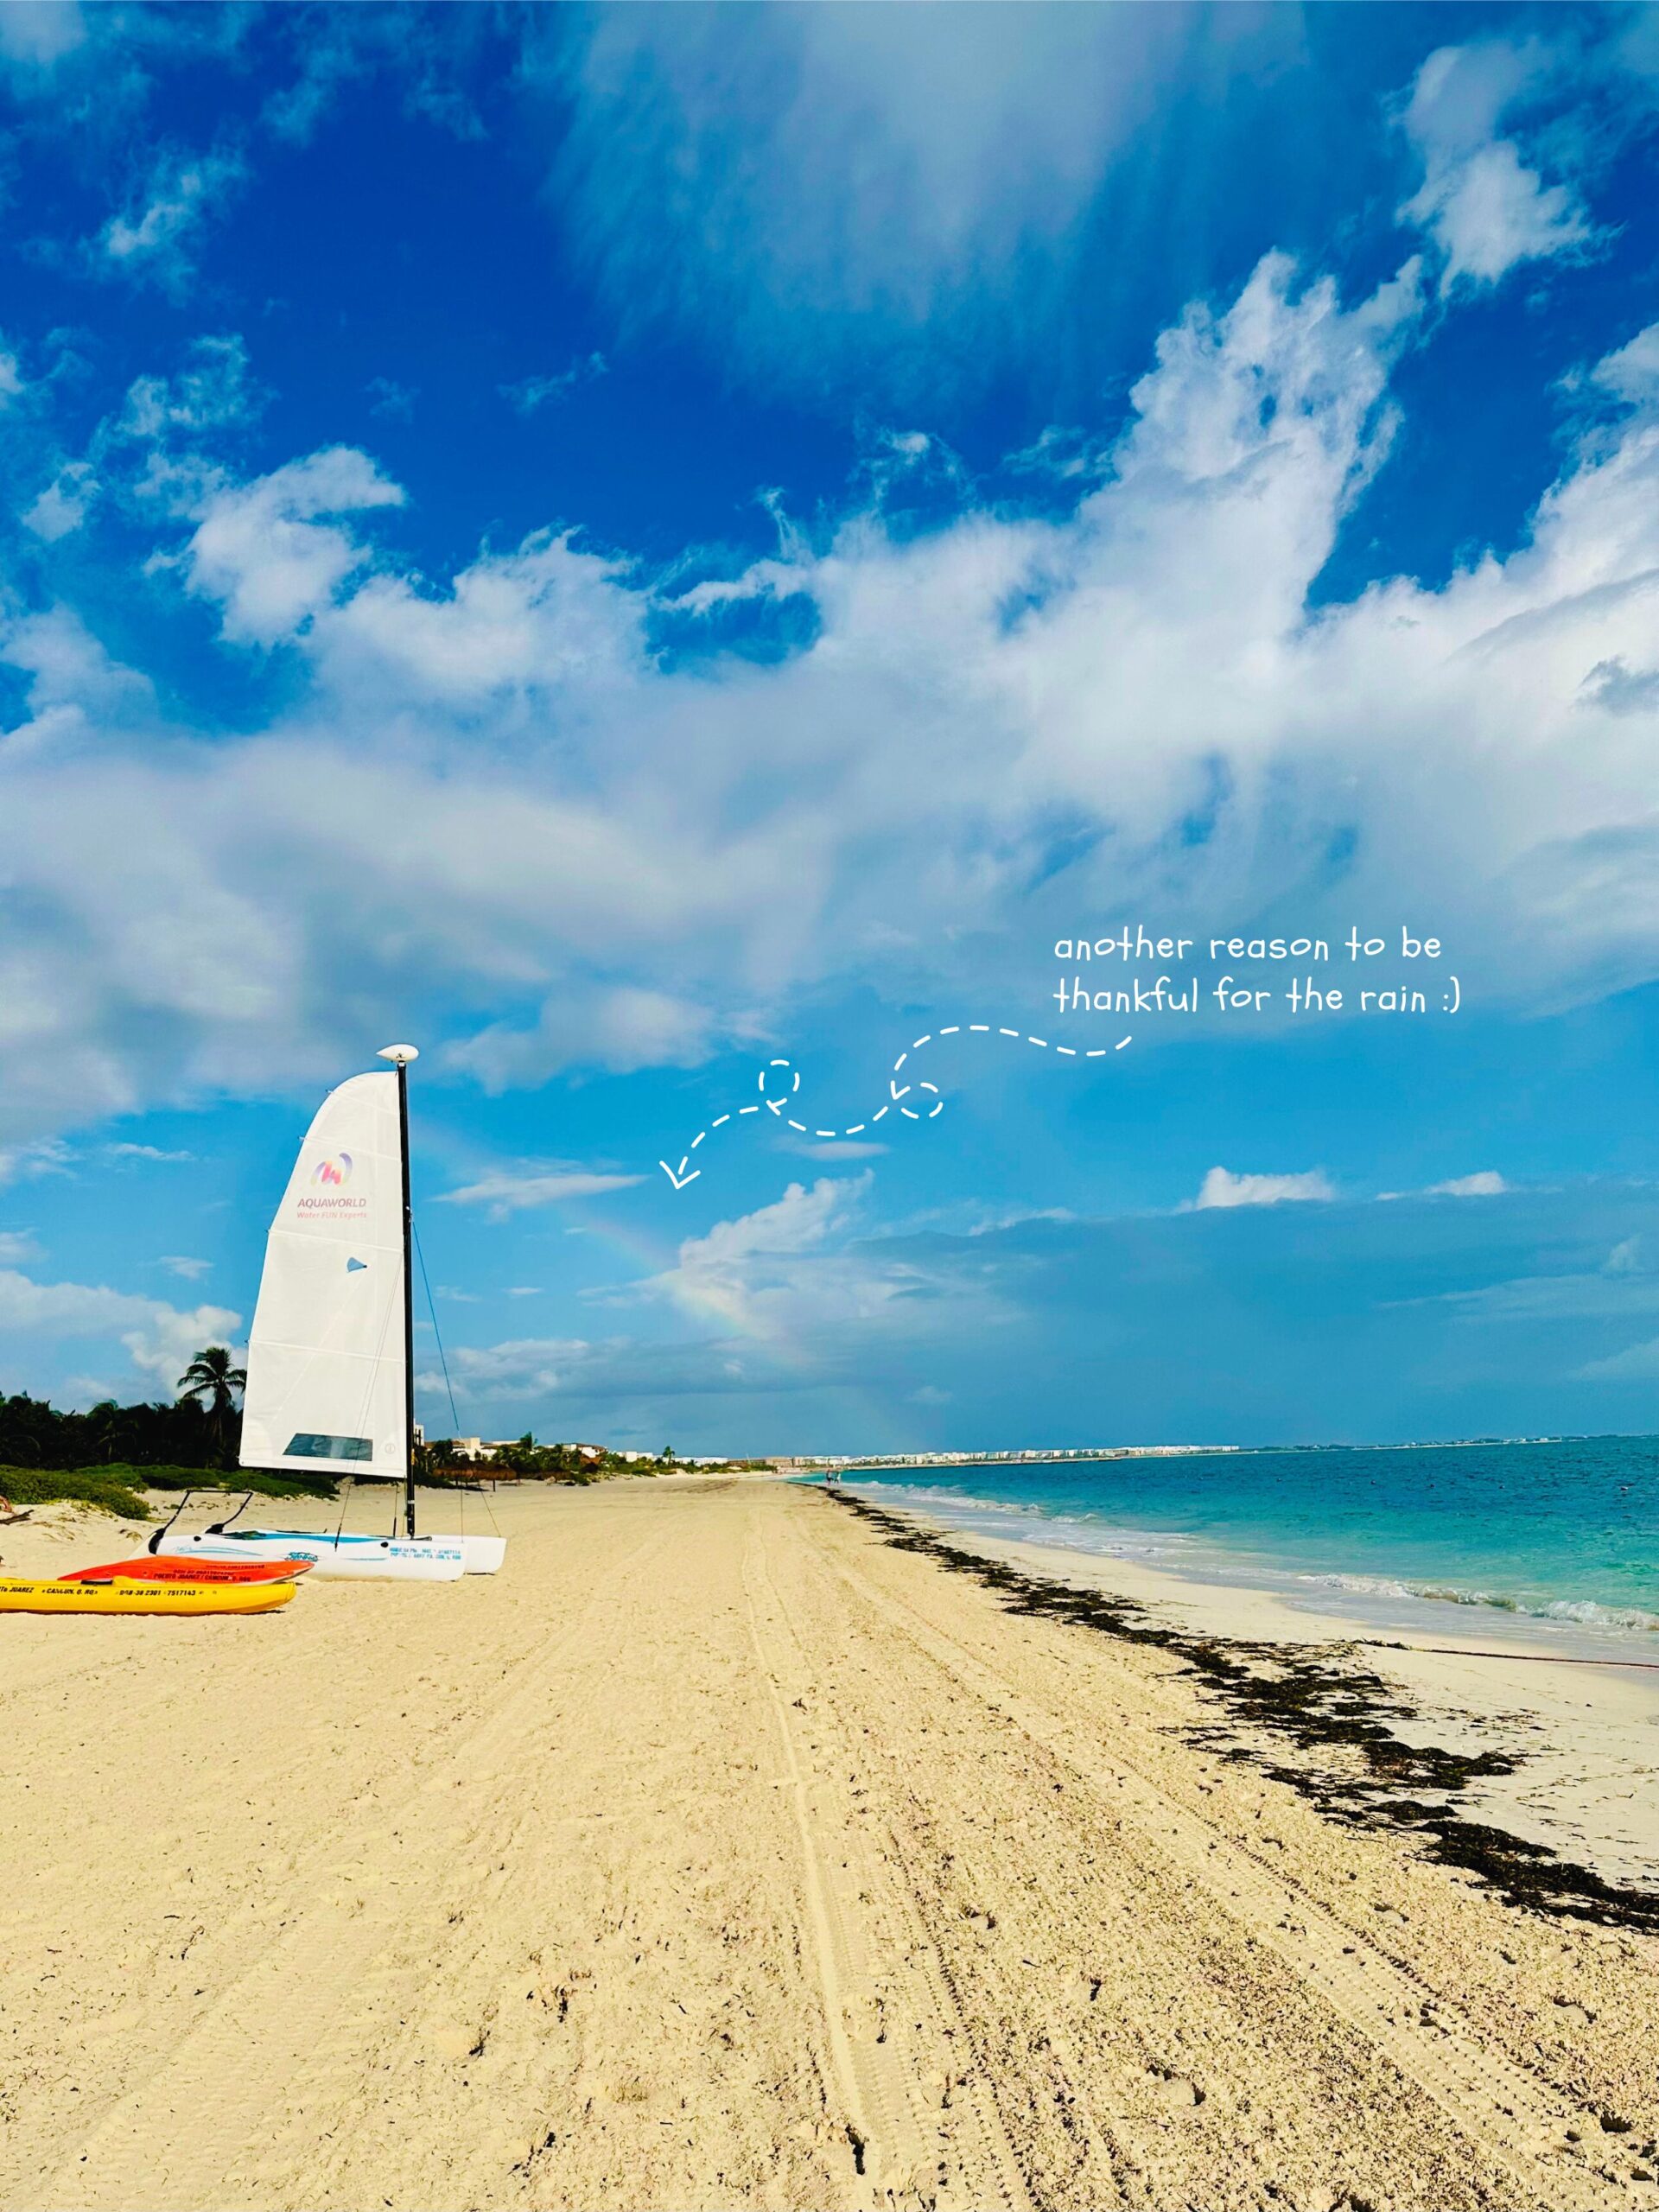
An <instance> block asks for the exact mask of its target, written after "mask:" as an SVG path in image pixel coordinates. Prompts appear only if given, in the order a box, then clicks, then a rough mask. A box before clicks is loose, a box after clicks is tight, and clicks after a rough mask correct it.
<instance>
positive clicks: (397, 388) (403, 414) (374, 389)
mask: <svg viewBox="0 0 1659 2212" xmlns="http://www.w3.org/2000/svg"><path fill="white" fill-rule="evenodd" d="M365 389H366V391H367V392H368V395H369V411H370V413H371V414H372V415H384V416H386V417H387V418H388V419H389V420H391V421H392V422H397V423H412V422H413V421H414V419H415V402H416V398H417V397H418V396H419V395H418V394H417V393H416V390H415V387H414V386H413V385H406V384H398V383H397V382H396V381H395V380H394V379H393V378H391V377H371V378H369V381H368V384H367V385H366V387H365Z"/></svg>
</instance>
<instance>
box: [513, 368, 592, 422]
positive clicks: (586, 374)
mask: <svg viewBox="0 0 1659 2212" xmlns="http://www.w3.org/2000/svg"><path fill="white" fill-rule="evenodd" d="M607 374H608V368H607V363H606V359H605V356H604V355H603V354H602V353H588V354H587V355H585V356H584V357H583V358H582V359H580V360H576V361H572V363H571V364H570V365H569V368H568V369H563V370H561V371H560V372H559V373H558V375H557V376H550V377H522V378H520V379H519V381H518V383H517V384H504V385H499V386H498V390H499V391H500V394H501V397H503V399H505V401H506V402H507V404H509V405H510V406H511V407H512V409H513V410H514V411H515V413H517V414H519V415H534V414H537V413H538V412H539V410H541V409H542V408H543V407H547V406H550V404H552V403H553V401H555V400H557V399H563V398H565V397H567V396H568V395H569V393H570V392H573V391H575V390H576V388H577V386H578V385H584V384H593V383H594V382H595V381H596V380H597V379H598V378H600V377H602V376H605V375H607Z"/></svg>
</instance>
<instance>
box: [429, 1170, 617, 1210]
mask: <svg viewBox="0 0 1659 2212" xmlns="http://www.w3.org/2000/svg"><path fill="white" fill-rule="evenodd" d="M644 1180H645V1177H644V1176H643V1175H613V1174H605V1173H595V1172H594V1170H593V1169H591V1168H585V1167H576V1166H568V1165H559V1164H554V1163H547V1162H535V1161H529V1162H525V1163H524V1164H522V1165H520V1166H517V1167H501V1168H497V1169H496V1170H494V1171H493V1173H490V1174H488V1175H484V1176H480V1178H479V1179H478V1181H477V1182H475V1183H467V1184H464V1185H462V1186H461V1189H459V1190H456V1191H445V1192H442V1194H441V1197H440V1198H439V1204H440V1205H451V1206H484V1207H486V1208H487V1210H488V1215H489V1218H490V1219H491V1220H492V1221H505V1220H506V1219H507V1218H508V1217H509V1216H510V1215H512V1214H515V1213H524V1212H528V1211H531V1210H532V1209H534V1208H536V1207H537V1206H550V1205H558V1204H559V1203H560V1202H561V1201H562V1200H563V1199H565V1198H601V1197H602V1196H603V1195H604V1194H605V1192H607V1191H626V1190H628V1189H630V1188H632V1185H634V1184H636V1183H643V1182H644Z"/></svg>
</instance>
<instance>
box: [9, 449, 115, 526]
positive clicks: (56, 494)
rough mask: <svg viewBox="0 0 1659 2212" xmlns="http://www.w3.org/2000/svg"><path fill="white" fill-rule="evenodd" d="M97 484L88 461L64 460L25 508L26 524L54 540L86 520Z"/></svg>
mask: <svg viewBox="0 0 1659 2212" xmlns="http://www.w3.org/2000/svg"><path fill="white" fill-rule="evenodd" d="M98 488H99V486H98V477H97V474H96V473H95V471H94V470H93V468H92V464H91V463H90V462H89V461H65V463H64V464H63V467H61V468H60V469H59V471H58V473H57V474H56V475H55V476H54V478H53V480H52V481H51V482H50V483H49V484H48V486H46V489H45V490H44V491H43V492H41V493H37V494H36V495H35V498H34V499H32V500H31V501H30V502H29V505H28V506H27V507H25V508H24V510H23V522H24V524H25V526H26V527H27V528H28V529H29V530H32V531H34V533H35V537H42V538H44V539H45V540H46V542H47V543H48V545H54V544H56V543H57V541H58V540H59V538H60V537H68V536H69V534H70V532H71V531H76V530H79V528H80V525H81V524H82V523H83V522H85V521H86V516H87V513H88V512H89V511H90V509H91V507H92V502H93V500H94V499H96V498H97V496H98Z"/></svg>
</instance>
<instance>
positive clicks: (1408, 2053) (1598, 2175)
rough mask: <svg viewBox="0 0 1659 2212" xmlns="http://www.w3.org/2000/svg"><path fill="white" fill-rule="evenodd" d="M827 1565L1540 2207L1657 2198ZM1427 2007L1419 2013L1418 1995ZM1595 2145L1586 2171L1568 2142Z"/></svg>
mask: <svg viewBox="0 0 1659 2212" xmlns="http://www.w3.org/2000/svg"><path fill="white" fill-rule="evenodd" d="M833 1566H834V1571H835V1572H836V1574H837V1576H838V1577H839V1579H840V1580H841V1581H842V1584H843V1585H844V1586H845V1587H846V1588H847V1589H848V1590H849V1592H851V1593H852V1594H853V1596H854V1597H855V1598H856V1599H857V1600H858V1601H859V1602H860V1603H861V1604H862V1605H866V1606H868V1608H869V1609H870V1610H872V1611H875V1612H877V1613H878V1614H880V1615H881V1616H882V1617H883V1618H885V1619H886V1620H887V1622H888V1623H889V1624H891V1625H892V1626H893V1627H894V1628H896V1629H898V1630H899V1631H900V1633H902V1634H903V1635H905V1636H906V1637H908V1639H909V1640H910V1641H911V1642H912V1643H913V1644H914V1645H915V1646H916V1648H917V1649H918V1650H920V1651H921V1652H922V1653H923V1654H924V1655H925V1656H927V1657H928V1658H929V1659H931V1661H932V1662H934V1664H935V1665H937V1666H938V1668H939V1669H941V1671H942V1672H944V1674H945V1675H948V1676H949V1677H950V1679H951V1680H952V1681H954V1682H955V1683H956V1685H957V1688H959V1689H960V1690H962V1691H963V1692H964V1693H966V1694H969V1695H970V1696H972V1697H976V1698H977V1699H978V1700H980V1701H981V1702H982V1703H984V1704H986V1705H988V1706H989V1707H992V1708H993V1709H994V1710H995V1711H998V1712H1000V1713H1003V1714H1004V1715H1005V1716H1006V1717H1007V1719H1009V1720H1011V1721H1013V1722H1014V1725H1015V1726H1017V1727H1018V1728H1019V1729H1020V1732H1021V1733H1022V1734H1024V1735H1025V1736H1026V1737H1027V1738H1028V1739H1029V1740H1030V1741H1031V1742H1032V1743H1033V1744H1034V1745H1038V1746H1039V1747H1040V1748H1041V1749H1042V1750H1044V1751H1046V1752H1048V1753H1049V1754H1050V1756H1051V1757H1052V1758H1057V1759H1058V1760H1059V1761H1060V1762H1061V1763H1062V1764H1064V1765H1065V1766H1066V1767H1067V1768H1069V1769H1070V1770H1071V1773H1072V1774H1073V1775H1074V1776H1076V1777H1077V1778H1078V1779H1079V1780H1080V1781H1082V1782H1083V1783H1084V1784H1085V1785H1086V1786H1088V1787H1090V1789H1092V1790H1093V1791H1094V1793H1095V1795H1096V1802H1098V1803H1099V1805H1100V1807H1101V1809H1102V1810H1103V1812H1104V1813H1105V1814H1106V1815H1107V1816H1108V1818H1109V1820H1110V1821H1115V1822H1118V1823H1122V1825H1123V1826H1125V1827H1130V1828H1132V1829H1133V1830H1134V1832H1135V1834H1136V1836H1137V1837H1138V1838H1139V1839H1140V1840H1141V1841H1142V1843H1143V1844H1144V1845H1145V1846H1147V1847H1148V1848H1149V1849H1150V1850H1151V1851H1153V1852H1154V1853H1156V1854H1157V1855H1158V1857H1160V1859H1164V1860H1165V1861H1166V1863H1168V1864H1169V1865H1170V1866H1173V1868H1174V1869H1175V1870H1176V1871H1177V1872H1179V1874H1180V1875H1182V1876H1184V1877H1185V1878H1187V1879H1188V1880H1190V1881H1192V1883H1193V1884H1195V1885H1197V1886H1198V1888H1199V1889H1201V1890H1202V1891H1204V1892H1205V1894H1206V1895H1207V1896H1208V1897H1210V1898H1211V1900H1212V1901H1213V1902H1214V1904H1216V1905H1217V1906H1218V1907H1219V1909H1220V1910H1222V1911H1223V1912H1224V1913H1225V1914H1226V1915H1227V1916H1228V1917H1229V1918H1230V1919H1231V1920H1233V1921H1234V1922H1236V1923H1237V1924H1238V1925H1239V1926H1241V1927H1242V1928H1243V1929H1245V1930H1246V1932H1247V1933H1248V1934H1249V1936H1251V1937H1252V1938H1253V1939H1254V1940H1255V1942H1258V1943H1260V1944H1261V1945H1262V1946H1263V1948H1266V1949H1268V1950H1270V1951H1272V1952H1273V1953H1274V1954H1275V1955H1277V1956H1278V1957H1279V1958H1280V1959H1281V1960H1282V1961H1284V1962H1285V1964H1287V1966H1288V1967H1291V1969H1292V1970H1293V1972H1294V1974H1296V1975H1297V1976H1298V1978H1299V1979H1300V1980H1302V1981H1303V1982H1304V1983H1306V1985H1307V1986H1309V1987H1310V1988H1312V1989H1313V1990H1315V1991H1317V1992H1318V1993H1319V1996H1320V1997H1321V1998H1323V1999H1324V2000H1325V2003H1326V2004H1327V2005H1329V2006H1330V2007H1331V2008H1332V2011H1334V2012H1337V2013H1338V2015H1339V2016H1340V2017H1341V2018H1343V2019H1344V2020H1345V2021H1346V2022H1347V2023H1348V2024H1349V2025H1350V2026H1351V2027H1352V2028H1354V2029H1356V2030H1357V2031H1358V2032H1359V2033H1360V2034H1361V2035H1363V2037H1366V2038H1367V2039H1368V2040H1369V2041H1370V2043H1371V2044H1374V2045H1375V2046H1376V2049H1377V2050H1380V2051H1381V2052H1382V2053H1383V2056H1385V2057H1386V2058H1387V2059H1388V2060H1389V2063H1391V2064H1392V2065H1393V2066H1395V2068H1396V2069H1398V2071H1399V2072H1400V2073H1402V2075H1406V2076H1407V2077H1408V2079H1409V2080H1410V2081H1412V2082H1414V2083H1415V2084H1416V2086H1417V2087H1418V2088H1420V2089H1421V2090H1422V2091H1423V2092H1424V2094H1427V2096H1428V2097H1429V2098H1431V2099H1432V2100H1433V2102H1434V2103H1435V2104H1437V2105H1438V2106H1439V2107H1440V2110H1441V2111H1442V2112H1443V2113H1445V2114H1446V2117H1447V2118H1448V2119H1449V2120H1451V2121H1452V2124H1453V2125H1454V2126H1455V2127H1456V2128H1457V2129H1458V2132H1459V2133H1460V2134H1462V2135H1463V2136H1464V2137H1465V2139H1467V2140H1468V2141H1469V2142H1470V2143H1471V2145H1474V2146H1475V2148H1476V2149H1477V2150H1478V2152H1480V2153H1481V2155H1482V2156H1483V2157H1484V2158H1486V2159H1487V2160H1489V2161H1490V2162H1491V2164H1493V2165H1494V2166H1497V2167H1499V2168H1501V2169H1502V2170H1503V2171H1506V2172H1507V2173H1509V2174H1510V2176H1511V2177H1513V2178H1514V2179H1515V2180H1516V2181H1518V2182H1520V2183H1522V2185H1523V2186H1524V2187H1525V2188H1527V2189H1528V2190H1530V2191H1532V2192H1533V2193H1534V2195H1535V2198H1536V2201H1537V2203H1538V2204H1539V2205H1540V2207H1548V2212H1610V2208H1611V2207H1614V2206H1618V2207H1619V2208H1621V2212H1630V2207H1631V2206H1632V2204H1633V2203H1649V2204H1655V2203H1659V2190H1654V2189H1653V2188H1651V2187H1650V2186H1643V2183H1642V2182H1641V2180H1640V2178H1639V2177H1638V2176H1637V2174H1636V2173H1634V2172H1633V2171H1631V2169H1632V2167H1633V2166H1634V2165H1635V2164H1636V2161H1635V2159H1634V2158H1633V2156H1632V2155H1630V2154H1629V2153H1626V2152H1623V2151H1622V2150H1620V2149H1618V2148H1617V2147H1615V2146H1614V2145H1612V2144H1611V2143H1608V2144H1607V2145H1606V2146H1605V2148H1604V2147H1603V2145H1602V2144H1601V2143H1600V2142H1599V2141H1598V2140H1597V2139H1598V2138H1599V2137H1600V2135H1601V2129H1600V2126H1599V2119H1598V2117H1597V2115H1596V2114H1595V2113H1591V2112H1588V2111H1586V2110H1585V2109H1584V2108H1583V2107H1580V2106H1578V2105H1576V2104H1573V2102H1571V2101H1569V2100H1568V2099H1567V2098H1566V2097H1564V2096H1562V2095H1561V2094H1559V2093H1558V2092H1557V2091H1555V2090H1554V2089H1553V2088H1550V2087H1549V2086H1548V2084H1546V2083H1544V2082H1540V2081H1539V2080H1537V2079H1536V2078H1535V2076H1533V2075H1530V2074H1529V2073H1527V2072H1526V2071H1524V2070H1523V2069H1522V2068H1521V2067H1519V2066H1516V2065H1515V2064H1514V2063H1512V2062H1510V2060H1509V2059H1507V2058H1504V2057H1503V2056H1500V2055H1498V2054H1497V2053H1494V2052H1492V2051H1491V2050H1487V2049H1485V2048H1484V2047H1483V2045H1482V2044H1481V2043H1480V2041H1479V2039H1478V2037H1476V2036H1475V2035H1474V2034H1473V2033H1472V2032H1471V2031H1470V2030H1469V2029H1468V2028H1467V2027H1466V2026H1465V2024H1463V2023H1462V2022H1460V2021H1459V2020H1458V2019H1457V2018H1455V2016H1454V2015H1452V2013H1451V2012H1450V2011H1449V2009H1448V2005H1447V2000H1446V1998H1445V1997H1444V1996H1443V1995H1442V1994H1441V1993H1440V1992H1439V1991H1436V1990H1434V1989H1432V1988H1431V1987H1430V1986H1428V1985H1427V1983H1425V1982H1422V1981H1421V1980H1419V1979H1418V1978H1417V1977H1416V1976H1415V1975H1414V1974H1412V1973H1411V1972H1410V1971H1409V1970H1408V1968H1406V1967H1402V1966H1401V1965H1399V1964H1398V1963H1397V1962H1396V1961H1394V1960H1392V1959H1389V1957H1387V1956H1386V1955H1385V1954H1383V1952H1382V1951H1380V1950H1379V1949H1377V1948H1376V1946H1375V1945H1374V1944H1372V1943H1370V1942H1368V1941H1367V1940H1366V1938H1365V1937H1364V1936H1363V1935H1362V1934H1361V1933H1360V1932H1359V1931H1357V1930H1356V1929H1351V1928H1350V1927H1348V1926H1347V1925H1345V1924H1344V1923H1343V1922H1342V1921H1340V1920H1338V1918H1337V1917H1336V1916H1335V1915H1334V1914H1332V1912H1330V1911H1329V1910H1327V1909H1326V1907H1325V1906H1324V1905H1323V1904H1320V1903H1319V1901H1318V1900H1317V1899H1315V1898H1314V1897H1313V1896H1312V1895H1311V1894H1310V1893H1309V1892H1308V1891H1306V1890H1304V1889H1303V1888H1302V1887H1301V1885H1300V1884H1298V1883H1296V1882H1294V1880H1291V1879H1289V1878H1287V1877H1286V1876H1285V1874H1284V1873H1282V1872H1281V1871H1280V1870H1279V1869H1278V1868H1276V1867H1274V1866H1268V1864H1266V1863H1265V1862H1264V1861H1263V1860H1262V1859H1260V1858H1258V1857H1257V1856H1256V1854H1255V1853H1253V1852H1251V1851H1249V1848H1248V1847H1246V1846H1244V1845H1243V1844H1241V1843H1240V1842H1238V1841H1237V1840H1236V1839H1235V1838H1234V1837H1233V1836H1231V1835H1230V1834H1228V1833H1227V1832H1226V1831H1225V1830H1224V1829H1223V1828H1221V1827H1217V1826H1216V1825H1214V1824H1212V1823H1211V1822H1209V1821H1205V1818H1204V1817H1203V1815H1201V1814H1198V1813H1196V1812H1194V1811H1192V1810H1190V1809H1189V1808H1186V1807H1185V1806H1183V1805H1180V1804H1179V1803H1178V1802H1176V1801H1175V1800H1174V1799H1173V1798H1171V1797H1169V1796H1166V1795H1165V1794H1164V1793H1163V1791H1162V1790H1160V1789H1159V1788H1158V1786H1157V1784H1156V1783H1154V1782H1152V1781H1151V1780H1149V1779H1148V1778H1147V1777H1146V1776H1145V1775H1144V1774H1142V1773H1141V1772H1140V1771H1139V1770H1137V1769H1135V1767H1133V1766H1131V1765H1130V1764H1128V1762H1126V1761H1125V1760H1123V1759H1122V1758H1121V1756H1118V1755H1116V1754H1114V1753H1108V1752H1107V1751H1105V1750H1104V1749H1103V1747H1102V1746H1101V1745H1099V1744H1098V1743H1097V1742H1095V1741H1093V1740H1092V1739H1091V1738H1089V1737H1088V1736H1087V1735H1086V1734H1085V1733H1084V1732H1083V1731H1080V1730H1079V1729H1077V1728H1076V1727H1075V1726H1072V1725H1071V1723H1070V1722H1069V1721H1068V1720H1066V1719H1064V1718H1063V1717H1061V1716H1060V1715H1058V1714H1057V1713H1053V1712H1052V1711H1050V1710H1048V1709H1047V1708H1046V1707H1041V1706H1039V1705H1038V1704H1037V1703H1036V1702H1034V1701H1033V1700H1032V1699H1031V1698H1029V1697H1027V1696H1026V1695H1025V1694H1023V1693H1021V1692H1020V1690H1018V1689H1017V1688H1015V1687H1014V1685H1013V1684H1012V1683H1011V1682H1009V1681H1007V1680H1006V1679H1005V1678H1004V1677H1003V1676H1002V1675H1001V1674H999V1673H998V1672H997V1671H996V1669H995V1668H994V1667H992V1666H990V1665H988V1663H987V1662H985V1661H984V1660H982V1659H981V1658H980V1657H979V1656H978V1655H977V1654H976V1653H975V1652H972V1651H970V1650H969V1649H968V1648H967V1647H966V1646H965V1645H963V1644H962V1643H958V1642H957V1639H956V1638H955V1637H950V1636H947V1635H946V1634H944V1631H942V1630H939V1629H938V1628H936V1627H935V1626H934V1625H933V1624H932V1623H931V1622H930V1621H928V1620H926V1619H925V1618H923V1617H922V1615H921V1614H919V1613H918V1612H917V1611H916V1610H915V1609H914V1608H913V1607H912V1606H911V1605H907V1604H906V1602H905V1601H904V1600H903V1599H900V1598H898V1597H895V1596H893V1595H892V1594H891V1593H889V1592H885V1591H883V1590H881V1589H880V1588H879V1587H878V1586H876V1585H875V1583H874V1581H872V1580H870V1579H869V1578H868V1576H864V1575H861V1574H859V1573H857V1572H856V1570H855V1569H854V1568H852V1567H849V1566H848V1565H847V1564H846V1563H845V1562H844V1561H842V1560H835V1561H833ZM1426 2003H1427V2004H1428V2005H1431V2006H1432V2007H1433V2019H1432V2022H1429V2023H1425V2020H1424V2018H1423V2007H1424V2005H1425V2004H1426ZM1569 2130H1573V2131H1574V2132H1576V2133H1579V2134H1580V2136H1582V2138H1583V2139H1584V2141H1585V2143H1586V2145H1589V2144H1591V2143H1592V2142H1594V2143H1596V2145H1597V2152H1598V2158H1599V2164H1598V2167H1597V2168H1594V2169H1592V2167H1591V2166H1590V2165H1589V2164H1587V2163H1586V2162H1585V2160H1584V2159H1583V2157H1582V2155H1581V2154H1580V2155H1574V2151H1575V2146H1574V2145H1572V2144H1570V2143H1569V2142H1568V2141H1567V2134H1568V2131H1569Z"/></svg>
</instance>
